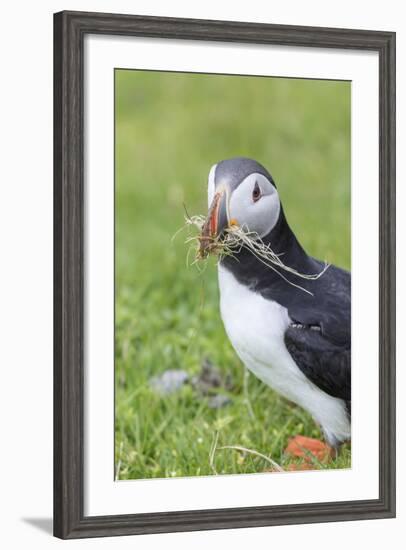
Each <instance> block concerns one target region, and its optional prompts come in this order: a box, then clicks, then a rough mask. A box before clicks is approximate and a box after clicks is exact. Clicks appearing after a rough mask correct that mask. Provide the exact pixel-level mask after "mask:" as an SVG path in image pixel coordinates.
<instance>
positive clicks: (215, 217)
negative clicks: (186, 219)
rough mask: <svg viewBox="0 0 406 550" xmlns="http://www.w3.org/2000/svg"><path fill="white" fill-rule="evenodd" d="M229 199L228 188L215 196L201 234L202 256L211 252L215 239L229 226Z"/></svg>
mask: <svg viewBox="0 0 406 550" xmlns="http://www.w3.org/2000/svg"><path fill="white" fill-rule="evenodd" d="M227 200H228V199H227V191H226V189H222V190H220V191H218V192H217V193H216V194H215V195H214V197H213V201H212V203H211V205H210V208H209V212H208V214H207V219H206V222H205V224H204V226H203V228H202V232H201V235H200V250H199V252H200V256H201V257H202V258H205V257H206V256H207V255H208V254H209V253H210V248H211V246H212V245H213V243H214V241H215V240H216V239H217V237H219V236H220V235H221V233H222V232H223V231H224V229H225V228H226V227H227V226H228V215H227Z"/></svg>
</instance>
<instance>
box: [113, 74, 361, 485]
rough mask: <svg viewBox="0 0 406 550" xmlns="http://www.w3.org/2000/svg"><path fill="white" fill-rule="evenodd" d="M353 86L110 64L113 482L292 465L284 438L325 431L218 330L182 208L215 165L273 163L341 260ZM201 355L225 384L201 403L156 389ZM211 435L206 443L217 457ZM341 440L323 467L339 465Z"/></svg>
mask: <svg viewBox="0 0 406 550" xmlns="http://www.w3.org/2000/svg"><path fill="white" fill-rule="evenodd" d="M350 105H351V87H350V83H349V82H335V81H321V80H300V79H286V78H269V77H265V78H264V77H251V76H249V77H241V76H218V75H202V74H182V73H165V72H149V71H134V70H116V73H115V125H116V127H115V155H116V157H115V158H116V161H115V171H116V173H115V191H116V194H115V197H116V204H115V209H116V212H115V220H116V222H115V223H116V239H115V244H116V268H115V269H116V273H115V276H116V327H115V354H116V355H115V379H116V419H115V426H116V434H115V449H116V478H117V479H130V478H150V477H170V476H191V475H207V474H212V473H238V472H241V473H248V472H260V471H264V470H266V469H267V468H269V463H268V462H267V461H266V460H265V459H263V458H261V457H258V456H255V455H252V454H251V453H247V452H241V451H236V450H232V449H221V447H222V446H226V445H239V446H243V447H246V448H249V449H254V450H256V451H257V452H260V453H262V454H264V455H266V456H268V457H272V459H273V460H275V461H276V462H278V463H279V464H280V465H281V466H282V467H283V468H288V467H289V464H290V463H291V461H292V459H291V458H290V457H288V456H286V455H285V454H284V453H283V450H284V448H285V447H286V444H287V442H288V439H289V437H290V436H292V435H296V434H304V435H308V436H312V437H321V435H320V432H319V430H318V427H317V426H316V425H315V424H314V422H313V421H312V419H311V418H310V416H309V415H307V414H306V413H305V412H304V411H303V410H302V409H300V408H299V407H296V406H295V405H294V404H292V403H290V402H288V401H286V400H284V399H283V398H281V397H279V396H278V395H277V394H275V393H274V392H273V391H272V390H271V389H270V388H268V387H266V386H265V385H264V384H262V383H261V382H260V381H259V380H257V379H256V378H255V377H254V376H252V375H250V376H248V375H245V374H244V373H245V369H244V367H243V365H242V364H241V362H240V361H239V359H238V358H237V356H236V355H235V353H234V351H233V349H232V347H231V345H230V343H229V342H228V339H227V337H226V334H225V331H224V329H223V326H222V322H221V318H220V314H219V307H218V301H219V298H218V290H217V274H216V266H215V262H214V261H213V260H211V261H210V262H209V265H208V266H207V269H205V270H204V271H203V272H202V273H200V272H199V271H198V270H197V269H196V268H195V267H187V265H186V255H187V251H188V246H187V245H186V244H185V238H186V236H187V233H186V232H181V233H180V234H178V235H177V237H176V238H175V239H174V240H172V237H173V235H174V234H175V233H176V231H177V230H178V229H179V228H180V227H181V226H182V225H183V223H184V206H183V203H184V204H185V205H186V207H187V210H188V212H189V213H190V214H206V213H207V175H208V172H209V169H210V167H211V166H212V165H213V164H215V163H216V162H218V161H220V160H222V159H225V158H230V157H234V156H247V157H252V158H254V159H256V160H258V161H259V162H261V163H262V164H264V166H265V167H266V168H267V169H268V170H269V171H270V172H271V174H272V175H273V177H274V179H275V181H276V184H277V186H278V191H279V194H280V196H281V200H282V204H283V205H284V209H285V213H286V216H287V219H288V221H289V223H290V225H291V227H292V228H293V230H294V232H295V233H296V235H297V237H298V238H299V240H300V242H301V243H302V245H303V246H304V247H305V249H306V250H307V252H308V253H309V254H311V255H313V256H315V257H318V258H319V259H322V260H327V261H328V262H331V263H335V264H337V265H339V266H341V267H344V268H347V269H349V268H350V253H351V250H350V145H351V138H350V123H351V113H350ZM205 359H208V360H210V361H211V362H212V363H213V365H215V367H216V368H217V369H219V371H220V373H222V375H223V376H228V377H230V378H232V380H233V386H232V388H231V389H230V388H228V389H223V393H226V394H227V395H228V396H229V398H230V399H231V403H230V404H229V405H227V406H225V407H224V408H221V409H211V408H209V405H208V403H209V400H208V398H207V397H204V396H202V395H201V394H200V393H199V391H197V390H196V389H195V388H194V387H193V385H191V384H185V385H184V386H183V387H182V388H181V390H179V391H178V392H175V393H173V394H171V395H166V396H162V395H159V394H157V393H156V392H154V390H153V389H152V388H151V386H150V383H149V381H150V379H151V377H153V376H157V375H159V374H161V373H163V372H164V371H165V370H167V369H182V370H184V371H186V372H187V373H188V374H189V376H190V377H193V376H197V375H198V374H199V372H200V370H201V366H202V363H203V362H204V360H205ZM213 442H216V450H215V452H213ZM349 465H350V449H349V448H348V447H344V448H343V449H342V450H341V452H340V455H339V456H338V458H337V459H336V460H334V461H333V462H331V463H330V464H328V465H324V464H315V465H314V466H315V467H319V468H324V467H328V468H333V467H336V468H337V467H340V468H341V467H348V466H349Z"/></svg>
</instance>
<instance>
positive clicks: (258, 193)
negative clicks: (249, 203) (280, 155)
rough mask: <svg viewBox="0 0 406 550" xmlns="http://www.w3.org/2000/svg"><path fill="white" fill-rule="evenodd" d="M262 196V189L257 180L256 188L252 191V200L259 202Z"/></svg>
mask: <svg viewBox="0 0 406 550" xmlns="http://www.w3.org/2000/svg"><path fill="white" fill-rule="evenodd" d="M260 198H261V189H260V188H259V185H258V182H257V181H256V182H255V185H254V190H253V191H252V200H253V201H254V202H257V201H258V200H259V199H260Z"/></svg>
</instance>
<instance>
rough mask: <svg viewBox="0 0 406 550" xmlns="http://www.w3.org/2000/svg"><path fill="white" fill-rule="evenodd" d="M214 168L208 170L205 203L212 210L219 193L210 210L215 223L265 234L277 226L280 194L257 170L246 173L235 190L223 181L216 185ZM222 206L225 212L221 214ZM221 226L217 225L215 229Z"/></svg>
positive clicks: (260, 234) (261, 235)
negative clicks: (206, 198) (207, 203)
mask: <svg viewBox="0 0 406 550" xmlns="http://www.w3.org/2000/svg"><path fill="white" fill-rule="evenodd" d="M216 167H217V165H214V166H213V167H212V168H211V170H210V173H209V179H208V202H209V209H211V207H212V205H213V204H214V203H215V202H216V201H215V199H216V197H219V196H221V199H220V198H219V199H218V201H217V202H218V204H217V206H216V208H215V210H216V212H215V213H214V212H212V211H211V214H212V215H214V214H215V215H216V216H217V218H218V224H217V225H223V226H224V225H228V226H231V225H238V226H239V227H241V228H242V229H243V230H244V231H247V232H248V231H249V232H254V233H257V234H258V236H259V237H261V238H262V237H265V235H267V234H268V233H269V232H270V231H271V230H272V229H273V228H274V226H275V225H276V222H277V221H278V218H279V213H280V200H279V195H278V192H277V190H276V188H275V187H274V185H272V183H271V182H270V181H269V179H268V178H267V177H266V176H264V175H263V174H259V173H257V172H253V173H251V174H249V175H248V176H246V177H245V178H244V179H243V180H242V181H241V182H239V184H238V185H237V186H236V187H235V188H234V189H230V186H229V185H227V183H225V182H224V183H221V182H220V183H217V185H216V180H215V175H216ZM221 208H222V209H223V210H225V214H226V215H224V213H223V215H222V213H221ZM220 229H221V228H220V227H216V230H217V232H218V231H219V230H220Z"/></svg>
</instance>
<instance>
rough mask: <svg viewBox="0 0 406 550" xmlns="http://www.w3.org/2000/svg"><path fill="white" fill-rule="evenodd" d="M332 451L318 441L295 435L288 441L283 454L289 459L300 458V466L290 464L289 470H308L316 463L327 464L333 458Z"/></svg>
mask: <svg viewBox="0 0 406 550" xmlns="http://www.w3.org/2000/svg"><path fill="white" fill-rule="evenodd" d="M334 453H335V451H334V449H333V448H332V447H330V445H327V443H323V441H320V440H319V439H314V438H312V437H305V436H304V435H296V436H295V437H292V438H291V439H290V440H289V443H288V445H287V447H286V449H285V454H286V455H288V456H290V457H295V458H301V459H302V463H301V464H291V465H290V466H289V467H288V469H289V470H310V469H313V468H314V467H315V466H316V467H317V463H318V462H323V463H325V462H328V461H329V460H331V458H332V457H333V456H334Z"/></svg>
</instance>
